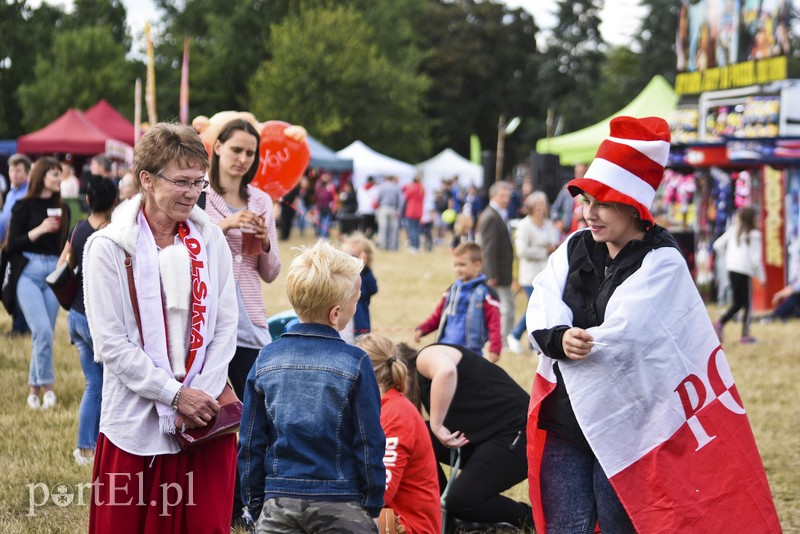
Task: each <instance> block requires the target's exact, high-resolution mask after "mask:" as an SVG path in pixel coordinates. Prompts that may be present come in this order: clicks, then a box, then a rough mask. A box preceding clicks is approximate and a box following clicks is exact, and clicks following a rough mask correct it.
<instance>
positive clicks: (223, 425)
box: [175, 384, 242, 451]
mask: <svg viewBox="0 0 800 534" xmlns="http://www.w3.org/2000/svg"><path fill="white" fill-rule="evenodd" d="M217 402H219V413H217V415H215V416H214V417H212V418H211V421H209V422H208V424H207V425H206V426H204V427H201V428H193V429H191V430H184V431H180V430H178V431H177V432H175V439H177V440H178V445H179V446H180V448H181V450H182V451H188V450H192V449H196V448H197V447H200V446H201V445H203V444H204V443H208V442H210V441H214V440H215V439H218V438H221V437H223V436H227V435H228V434H233V433H234V432H238V431H239V423H241V421H242V401H240V400H239V398H238V397H237V396H236V393H234V392H233V390H232V389H231V387H230V386H229V385H228V384H225V387H224V388H223V389H222V393H220V395H219V397H217Z"/></svg>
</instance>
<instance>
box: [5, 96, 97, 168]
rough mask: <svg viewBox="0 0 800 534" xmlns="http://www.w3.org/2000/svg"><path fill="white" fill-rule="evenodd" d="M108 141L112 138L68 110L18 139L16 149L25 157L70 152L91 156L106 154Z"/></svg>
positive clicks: (76, 111) (82, 117)
mask: <svg viewBox="0 0 800 534" xmlns="http://www.w3.org/2000/svg"><path fill="white" fill-rule="evenodd" d="M108 139H112V137H111V136H110V135H108V134H107V133H105V132H104V131H102V130H100V128H98V127H97V126H95V125H94V123H92V121H90V120H89V119H87V118H86V116H85V115H84V114H83V113H81V112H80V111H79V110H77V109H75V108H70V109H68V110H67V111H66V112H65V113H64V114H63V115H61V116H60V117H59V118H57V119H56V120H54V121H53V122H51V123H50V124H48V125H47V126H45V127H44V128H42V129H41V130H37V131H35V132H33V133H29V134H27V135H23V136H22V137H20V138H19V139H17V150H18V151H19V152H23V153H25V154H47V153H51V152H61V153H66V152H69V153H71V154H77V155H86V156H93V155H94V154H101V153H103V152H105V150H106V141H107V140H108Z"/></svg>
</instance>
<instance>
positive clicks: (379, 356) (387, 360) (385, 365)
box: [356, 334, 408, 393]
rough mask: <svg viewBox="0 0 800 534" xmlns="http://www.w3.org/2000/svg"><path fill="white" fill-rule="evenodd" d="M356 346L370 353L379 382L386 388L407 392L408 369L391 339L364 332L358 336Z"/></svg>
mask: <svg viewBox="0 0 800 534" xmlns="http://www.w3.org/2000/svg"><path fill="white" fill-rule="evenodd" d="M356 346H357V347H359V348H360V349H361V350H363V351H364V352H366V353H367V354H368V355H369V359H370V360H371V361H372V368H373V369H375V377H376V378H377V379H378V384H380V385H381V386H383V387H384V388H386V389H396V390H397V391H399V392H400V393H404V392H405V390H406V377H407V375H408V371H407V369H406V364H405V362H404V361H403V360H402V359H400V358H399V356H398V354H397V347H396V346H395V344H394V343H393V342H392V340H391V339H389V338H388V337H384V336H381V335H379V334H364V335H363V336H359V337H357V338H356Z"/></svg>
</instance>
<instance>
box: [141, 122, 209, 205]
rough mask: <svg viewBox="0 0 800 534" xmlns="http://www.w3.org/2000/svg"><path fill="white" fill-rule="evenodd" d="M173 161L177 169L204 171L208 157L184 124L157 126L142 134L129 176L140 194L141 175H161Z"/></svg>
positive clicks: (194, 134) (166, 123) (206, 167)
mask: <svg viewBox="0 0 800 534" xmlns="http://www.w3.org/2000/svg"><path fill="white" fill-rule="evenodd" d="M172 161H175V162H176V163H178V164H179V165H180V166H182V167H183V166H186V167H194V166H199V167H200V169H201V170H203V171H205V170H207V169H208V153H207V152H206V147H205V146H204V145H203V141H202V140H201V139H200V136H199V135H197V132H196V131H195V130H194V129H193V128H192V127H191V126H187V125H185V124H177V123H172V122H159V123H158V124H156V125H154V126H151V127H150V129H148V130H147V132H145V134H144V135H143V136H142V138H141V139H139V142H138V143H136V148H135V149H134V151H133V175H134V177H135V178H136V185H137V187H138V188H139V191H142V192H143V189H142V182H141V176H140V175H141V173H142V171H147V172H150V173H153V174H155V173H157V172H161V171H162V170H163V169H164V167H166V166H167V165H169V164H170V162H172Z"/></svg>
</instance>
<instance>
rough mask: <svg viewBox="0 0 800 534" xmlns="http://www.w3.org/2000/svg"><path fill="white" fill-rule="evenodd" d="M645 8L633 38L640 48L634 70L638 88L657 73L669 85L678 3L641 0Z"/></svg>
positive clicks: (672, 72)
mask: <svg viewBox="0 0 800 534" xmlns="http://www.w3.org/2000/svg"><path fill="white" fill-rule="evenodd" d="M641 4H642V5H643V6H646V7H647V8H648V11H647V14H646V15H645V16H644V18H643V19H642V22H641V26H640V28H639V32H638V33H637V34H636V37H635V38H634V42H635V43H636V44H637V46H638V48H639V49H640V52H639V65H638V68H637V69H636V70H635V72H636V73H638V78H639V82H638V84H637V85H640V86H641V87H639V88H638V89H639V90H641V89H643V88H644V86H645V85H647V83H648V82H649V81H650V80H651V79H652V78H653V76H655V75H656V74H661V75H662V76H664V77H665V78H666V79H667V81H668V82H669V83H671V84H673V85H674V84H675V73H676V70H677V68H676V59H675V53H676V50H675V36H676V35H677V33H678V12H679V10H680V7H681V6H680V2H664V1H663V0H641Z"/></svg>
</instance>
